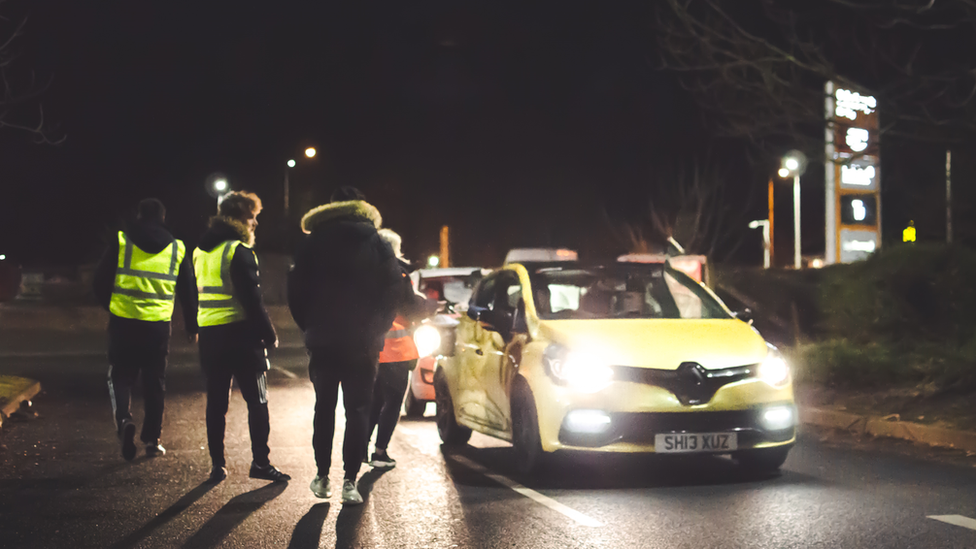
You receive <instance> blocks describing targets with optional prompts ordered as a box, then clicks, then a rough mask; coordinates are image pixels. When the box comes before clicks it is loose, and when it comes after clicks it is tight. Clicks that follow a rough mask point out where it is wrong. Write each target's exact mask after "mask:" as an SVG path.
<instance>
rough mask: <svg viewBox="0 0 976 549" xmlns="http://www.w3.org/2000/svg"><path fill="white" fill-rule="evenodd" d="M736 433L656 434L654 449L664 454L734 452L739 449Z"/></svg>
mask: <svg viewBox="0 0 976 549" xmlns="http://www.w3.org/2000/svg"><path fill="white" fill-rule="evenodd" d="M737 443H738V441H737V440H736V433H671V434H658V435H654V451H655V452H658V453H664V454H679V453H685V452H732V451H734V450H736V449H738V444H737Z"/></svg>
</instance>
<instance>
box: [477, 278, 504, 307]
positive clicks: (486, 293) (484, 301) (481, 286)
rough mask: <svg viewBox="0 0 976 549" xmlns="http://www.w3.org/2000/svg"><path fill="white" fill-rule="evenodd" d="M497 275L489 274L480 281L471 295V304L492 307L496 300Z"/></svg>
mask: <svg viewBox="0 0 976 549" xmlns="http://www.w3.org/2000/svg"><path fill="white" fill-rule="evenodd" d="M497 280H498V277H497V276H487V277H485V278H483V279H482V280H481V282H479V283H478V287H477V288H476V289H475V292H474V293H473V294H472V295H471V306H472V307H481V308H482V309H491V308H492V306H493V305H494V300H495V282H496V281H497Z"/></svg>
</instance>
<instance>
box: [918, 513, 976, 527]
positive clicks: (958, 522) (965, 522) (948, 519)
mask: <svg viewBox="0 0 976 549" xmlns="http://www.w3.org/2000/svg"><path fill="white" fill-rule="evenodd" d="M925 518H930V519H933V520H938V521H941V522H945V523H946V524H952V525H954V526H962V527H963V528H969V529H970V530H976V519H971V518H969V517H964V516H962V515H932V516H929V517H925Z"/></svg>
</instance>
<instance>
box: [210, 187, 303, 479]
mask: <svg viewBox="0 0 976 549" xmlns="http://www.w3.org/2000/svg"><path fill="white" fill-rule="evenodd" d="M260 212H261V199H259V198H258V196H257V195H256V194H253V193H248V192H241V191H238V192H232V193H229V194H227V195H226V196H224V198H223V200H222V201H221V202H220V206H219V207H218V215H217V216H215V217H213V218H211V219H210V227H209V228H208V229H207V231H206V232H205V233H204V234H203V236H202V237H201V238H200V245H199V246H198V247H197V249H195V250H193V269H194V271H195V273H196V275H197V276H196V279H197V291H198V295H199V300H200V307H199V310H198V313H197V323H198V324H199V325H200V365H201V366H202V367H203V373H204V375H205V376H206V378H207V443H208V445H209V447H210V460H211V462H212V463H213V469H212V470H211V472H210V482H220V481H222V480H224V479H225V478H227V468H226V465H227V462H226V459H225V456H224V431H225V429H226V425H227V419H226V415H227V407H228V404H229V399H230V391H231V380H232V379H236V380H237V386H238V388H240V391H241V396H242V397H244V401H245V402H246V403H247V415H248V427H249V431H250V435H251V458H252V460H251V469H250V473H249V476H250V477H251V478H258V479H264V480H271V481H275V482H281V481H287V480H290V479H291V477H289V476H288V475H286V474H284V473H282V472H281V471H279V470H278V469H277V468H276V467H275V466H274V465H272V464H271V460H270V454H271V450H270V448H269V447H268V435H269V433H270V431H271V426H270V420H269V415H268V382H267V371H268V369H269V368H270V364H269V363H268V348H270V347H277V346H278V336H277V334H276V333H275V329H274V326H273V325H272V324H271V319H270V318H269V317H268V312H267V310H266V309H265V308H264V302H263V300H262V299H261V276H260V273H259V271H258V258H257V255H256V254H255V253H254V250H253V249H252V247H253V246H254V230H255V229H256V228H257V225H258V221H257V216H258V214H259V213H260Z"/></svg>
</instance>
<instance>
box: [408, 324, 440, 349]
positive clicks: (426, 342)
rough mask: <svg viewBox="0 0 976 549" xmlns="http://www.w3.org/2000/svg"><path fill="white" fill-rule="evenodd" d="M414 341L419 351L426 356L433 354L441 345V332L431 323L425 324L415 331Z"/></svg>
mask: <svg viewBox="0 0 976 549" xmlns="http://www.w3.org/2000/svg"><path fill="white" fill-rule="evenodd" d="M413 342H414V344H415V345H416V346H417V353H418V354H420V356H422V357H425V356H427V355H431V354H433V353H434V352H435V351H437V349H439V348H440V346H441V332H440V330H438V329H437V328H435V327H433V326H430V325H427V324H425V325H423V326H420V327H419V328H417V329H416V330H415V331H414V332H413Z"/></svg>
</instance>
